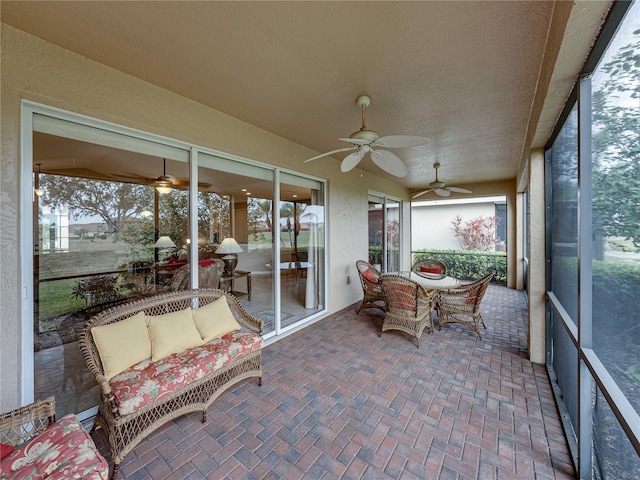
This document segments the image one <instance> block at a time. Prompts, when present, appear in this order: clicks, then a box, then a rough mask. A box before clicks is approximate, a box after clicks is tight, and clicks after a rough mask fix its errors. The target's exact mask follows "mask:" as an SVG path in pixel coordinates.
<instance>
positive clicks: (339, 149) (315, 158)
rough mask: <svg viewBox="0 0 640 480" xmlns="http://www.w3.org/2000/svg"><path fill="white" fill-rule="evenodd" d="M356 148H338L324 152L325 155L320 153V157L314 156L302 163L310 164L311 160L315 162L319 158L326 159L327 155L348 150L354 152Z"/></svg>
mask: <svg viewBox="0 0 640 480" xmlns="http://www.w3.org/2000/svg"><path fill="white" fill-rule="evenodd" d="M356 148H358V147H345V148H338V149H336V150H331V151H330V152H326V153H321V154H320V155H316V156H315V157H312V158H309V159H307V160H305V161H304V163H307V162H310V161H312V160H317V159H319V158H322V157H328V156H329V155H333V154H334V153H340V152H347V151H349V150H355V149H356Z"/></svg>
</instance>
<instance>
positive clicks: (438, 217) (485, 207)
mask: <svg viewBox="0 0 640 480" xmlns="http://www.w3.org/2000/svg"><path fill="white" fill-rule="evenodd" d="M495 214H496V206H495V203H494V202H490V203H469V204H453V205H429V206H414V207H413V211H412V213H411V215H412V217H411V238H412V241H411V246H412V248H413V250H420V249H423V248H436V249H451V250H460V249H461V248H462V247H461V246H460V240H459V239H458V238H456V236H455V232H454V231H453V227H452V224H451V222H452V221H453V220H454V219H455V218H456V216H458V215H459V216H460V217H461V218H462V221H463V222H466V221H468V220H471V219H473V218H477V217H492V216H494V215H495ZM503 240H506V239H503Z"/></svg>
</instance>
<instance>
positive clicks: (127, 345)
mask: <svg viewBox="0 0 640 480" xmlns="http://www.w3.org/2000/svg"><path fill="white" fill-rule="evenodd" d="M91 335H92V336H93V341H94V342H95V344H96V348H97V349H98V353H99V354H100V360H101V361H102V368H103V369H104V376H105V377H106V379H107V380H111V378H112V377H113V376H114V375H117V374H118V373H120V372H122V371H124V370H126V369H127V368H129V367H130V366H132V365H135V364H136V363H139V362H141V361H142V360H146V359H147V358H149V357H150V356H151V340H149V332H148V331H147V322H146V321H145V314H144V312H139V313H136V314H135V315H133V316H132V317H129V318H126V319H124V320H120V321H119V322H116V323H110V324H109V325H101V326H99V327H93V328H92V329H91Z"/></svg>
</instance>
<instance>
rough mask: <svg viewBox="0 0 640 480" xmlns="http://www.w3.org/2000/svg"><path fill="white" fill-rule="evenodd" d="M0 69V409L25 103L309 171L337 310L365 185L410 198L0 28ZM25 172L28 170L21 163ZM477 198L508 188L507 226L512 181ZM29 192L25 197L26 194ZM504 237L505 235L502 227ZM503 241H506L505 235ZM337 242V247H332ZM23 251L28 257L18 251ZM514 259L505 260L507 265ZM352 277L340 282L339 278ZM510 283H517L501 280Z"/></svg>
mask: <svg viewBox="0 0 640 480" xmlns="http://www.w3.org/2000/svg"><path fill="white" fill-rule="evenodd" d="M0 28H1V39H2V43H1V51H2V56H1V58H0V61H1V64H0V69H1V73H2V79H1V80H2V96H1V99H0V100H1V109H2V115H1V119H0V121H1V137H0V154H1V155H0V158H1V164H0V202H1V203H0V208H1V209H2V228H0V265H1V267H0V391H1V392H2V395H1V396H0V410H1V411H6V410H8V409H10V408H13V407H15V406H17V405H19V404H21V403H22V402H23V400H24V399H23V398H22V396H21V388H22V386H21V378H22V360H21V358H22V355H23V354H24V355H25V356H29V355H31V351H26V352H22V351H21V341H22V340H21V339H22V320H21V318H22V313H21V312H22V311H23V307H26V309H27V310H28V309H30V305H25V306H23V303H22V299H23V293H24V290H23V287H24V286H29V287H30V283H31V280H30V278H27V279H23V278H21V273H20V271H21V270H20V269H21V259H22V258H29V256H30V255H32V251H31V248H32V247H31V245H29V244H28V243H26V241H27V240H28V239H23V238H20V236H19V232H20V222H21V218H22V217H24V218H25V220H27V221H30V218H31V212H30V210H29V209H26V211H21V204H20V201H19V198H20V195H21V187H20V182H21V177H20V168H21V160H20V151H21V145H20V120H21V116H20V113H21V101H22V100H23V99H26V100H30V101H34V102H38V103H42V104H44V105H48V106H52V107H56V108H60V109H63V110H67V111H70V112H75V113H79V114H83V115H87V116H89V117H94V118H98V119H101V120H106V121H109V122H113V123H116V124H119V125H123V126H127V127H132V128H135V129H138V130H141V131H144V132H149V133H153V134H158V135H162V136H166V137H168V138H171V139H176V140H181V141H185V142H189V143H192V144H195V145H199V146H203V147H208V148H212V149H216V150H219V151H222V152H225V153H229V154H233V155H238V156H241V157H244V158H248V159H251V160H255V161H259V162H264V163H267V164H271V165H276V166H280V167H283V168H289V169H291V170H295V171H298V172H302V173H308V174H311V175H315V176H317V177H320V178H324V179H326V180H327V181H328V196H327V206H328V208H327V211H328V213H329V218H328V221H327V226H328V235H329V238H328V242H329V245H328V249H327V251H328V254H329V265H328V275H327V277H328V278H329V289H328V292H327V298H328V303H327V308H328V312H329V313H333V312H336V311H338V310H341V309H343V308H345V307H347V306H349V305H351V304H353V303H355V302H356V301H358V300H359V299H360V298H361V296H362V291H361V287H360V285H359V282H358V281H357V277H356V272H355V267H354V263H355V260H357V259H366V258H367V241H368V236H367V230H368V220H367V194H368V192H369V191H370V190H371V191H376V192H380V193H384V194H386V195H389V196H392V197H396V198H403V199H405V200H409V197H408V194H407V191H406V190H405V189H404V188H403V187H401V186H399V185H397V184H396V183H394V182H391V181H388V180H385V179H382V178H380V177H377V176H375V175H372V174H370V173H367V172H364V171H363V172H360V171H359V170H355V171H352V172H349V173H347V174H344V173H341V172H340V168H339V165H340V163H339V161H337V160H333V159H326V161H324V160H323V161H317V162H311V163H303V160H304V159H306V158H309V157H310V156H313V155H315V154H316V153H318V152H314V151H312V150H310V149H308V148H306V147H304V146H301V145H298V144H295V143H293V142H290V141H288V140H286V139H283V138H281V137H278V136H276V135H273V134H271V133H269V132H266V131H264V130H261V129H259V128H256V127H255V126H253V125H250V124H248V123H245V122H242V121H240V120H237V119H235V118H232V117H229V116H228V115H225V114H223V113H221V112H218V111H215V110H212V109H210V108H207V107H205V106H203V105H201V104H198V103H196V102H194V101H192V100H189V99H187V98H185V97H182V96H179V95H177V94H174V93H172V92H169V91H167V90H163V89H161V88H159V87H157V86H154V85H152V84H150V83H148V82H144V81H142V80H139V79H136V78H134V77H131V76H129V75H126V74H123V73H121V72H118V71H116V70H114V69H111V68H108V67H105V66H104V65H101V64H98V63H96V62H94V61H91V60H89V59H87V58H84V57H81V56H79V55H77V54H73V53H71V52H68V51H66V50H64V49H62V48H59V47H56V46H54V45H52V44H49V43H47V42H44V41H42V40H40V39H37V38H35V37H32V36H30V35H27V34H25V33H23V32H21V31H18V30H15V29H13V28H12V27H8V26H6V25H5V24H0ZM26 171H30V168H27V169H26ZM467 187H469V188H470V189H471V190H473V191H474V194H477V195H494V194H507V216H508V222H509V224H510V225H514V224H515V222H514V218H513V215H514V211H515V210H514V209H513V208H512V207H513V199H514V194H513V192H514V191H515V183H514V182H498V183H496V184H480V185H470V186H467ZM30 194H31V192H28V193H27V195H29V196H30ZM403 215H404V218H403V228H404V243H403V248H404V254H403V264H404V265H403V267H404V268H408V266H409V265H410V231H409V228H410V223H411V222H410V209H409V204H408V202H406V203H405V205H404V209H403ZM509 231H510V233H509V235H513V231H512V229H509ZM509 241H510V242H511V241H512V239H510V240H509ZM335 245H339V246H340V247H339V248H332V246H335ZM25 256H26V257H25ZM514 261H515V260H514V259H513V258H510V259H509V262H510V267H509V268H511V266H512V265H511V263H512V262H514ZM348 276H350V277H351V282H350V283H347V277H348ZM508 285H509V286H513V285H515V281H511V280H510V281H509V282H508Z"/></svg>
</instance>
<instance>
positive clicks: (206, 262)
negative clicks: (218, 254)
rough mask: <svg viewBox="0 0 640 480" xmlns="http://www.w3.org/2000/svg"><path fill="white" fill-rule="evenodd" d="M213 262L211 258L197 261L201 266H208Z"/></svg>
mask: <svg viewBox="0 0 640 480" xmlns="http://www.w3.org/2000/svg"><path fill="white" fill-rule="evenodd" d="M214 263H216V262H215V261H214V260H213V259H212V258H205V259H204V260H200V261H199V262H198V265H200V266H201V267H208V266H210V265H213V264H214Z"/></svg>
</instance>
